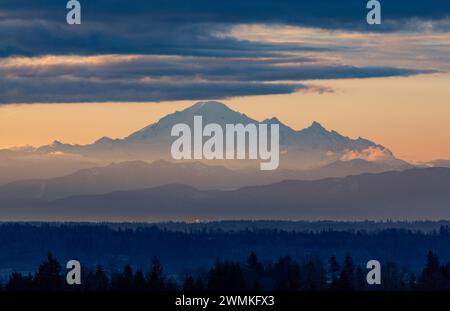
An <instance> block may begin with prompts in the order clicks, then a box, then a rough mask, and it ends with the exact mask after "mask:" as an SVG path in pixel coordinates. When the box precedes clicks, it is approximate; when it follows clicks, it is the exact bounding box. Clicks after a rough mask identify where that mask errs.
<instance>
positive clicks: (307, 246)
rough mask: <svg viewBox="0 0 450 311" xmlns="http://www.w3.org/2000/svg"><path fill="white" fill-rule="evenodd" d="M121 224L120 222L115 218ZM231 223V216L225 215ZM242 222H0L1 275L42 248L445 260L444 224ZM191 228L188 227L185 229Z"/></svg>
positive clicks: (191, 263) (135, 263) (30, 262)
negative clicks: (305, 227)
mask: <svg viewBox="0 0 450 311" xmlns="http://www.w3.org/2000/svg"><path fill="white" fill-rule="evenodd" d="M117 226H120V224H117ZM227 226H229V228H231V227H232V226H233V222H228V223H227ZM248 226H249V227H247V228H242V227H239V228H240V229H236V230H231V229H230V230H222V229H220V228H203V229H200V230H197V229H192V228H191V227H190V226H188V225H186V228H184V229H182V228H181V227H180V228H179V230H178V231H175V230H165V229H162V228H159V227H157V226H144V227H135V228H117V227H111V226H109V225H104V224H27V223H4V224H0V268H1V269H0V279H7V278H8V277H9V274H10V272H11V271H34V270H35V269H36V267H38V265H39V263H40V262H41V261H42V258H45V257H46V256H47V252H48V250H52V252H53V254H55V255H57V257H58V258H59V259H60V260H61V262H67V261H68V260H70V259H73V258H78V259H79V260H80V261H81V262H83V263H85V265H88V266H96V265H98V264H100V265H102V266H103V267H107V268H108V271H116V270H118V269H122V268H123V267H124V266H125V265H126V264H129V265H130V266H132V267H134V268H135V269H138V268H141V269H147V270H148V269H149V265H150V262H149V259H150V258H153V257H155V256H156V257H158V258H159V259H160V260H161V261H162V262H163V263H164V269H165V272H166V273H167V274H168V275H180V274H182V273H184V272H185V271H196V270H197V269H202V268H205V267H206V268H207V267H210V266H211V264H212V263H214V261H215V259H216V258H226V259H228V260H231V261H242V259H243V258H246V256H248V254H250V253H251V252H255V253H256V254H258V258H259V259H260V260H261V261H262V262H264V263H266V262H268V261H277V260H278V255H280V254H290V255H291V256H292V257H293V258H296V259H302V258H306V257H308V256H309V255H310V254H314V255H316V256H317V257H319V258H321V259H322V260H323V261H325V262H326V261H327V258H328V257H329V256H330V254H335V255H336V257H337V258H340V259H341V260H343V258H344V257H345V255H346V253H347V252H350V253H351V254H352V257H353V259H354V261H355V262H364V261H367V260H369V259H377V260H379V261H380V262H396V263H397V264H398V265H400V266H401V267H406V268H408V269H410V270H411V271H413V272H415V273H416V274H419V272H420V271H421V269H422V268H423V256H424V254H426V253H427V252H428V250H433V252H435V253H436V254H439V257H440V258H442V260H443V261H447V260H450V247H448V246H449V245H450V230H449V228H448V227H440V228H439V229H436V230H432V231H429V232H424V231H413V230H406V229H380V230H375V231H364V230H350V229H349V230H334V229H324V230H321V231H296V230H280V229H273V228H272V229H264V228H253V227H251V224H250V223H249V224H248ZM191 229H192V230H191Z"/></svg>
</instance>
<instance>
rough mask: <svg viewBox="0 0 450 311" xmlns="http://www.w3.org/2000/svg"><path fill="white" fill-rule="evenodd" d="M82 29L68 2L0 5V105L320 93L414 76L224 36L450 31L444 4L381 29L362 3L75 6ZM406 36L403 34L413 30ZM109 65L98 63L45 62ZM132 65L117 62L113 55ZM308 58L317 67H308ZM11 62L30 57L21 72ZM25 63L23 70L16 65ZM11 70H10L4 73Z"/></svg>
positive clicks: (449, 11)
mask: <svg viewBox="0 0 450 311" xmlns="http://www.w3.org/2000/svg"><path fill="white" fill-rule="evenodd" d="M81 3H82V24H81V25H79V26H69V25H67V24H66V22H65V14H66V12H67V11H66V8H65V4H66V1H64V0H42V1H28V0H14V1H11V0H0V17H1V19H0V77H1V78H0V92H1V96H0V104H7V103H33V102H51V103H57V102H84V101H86V102H93V101H96V102H97V101H98V102H104V101H163V100H181V99H220V98H226V97H235V96H248V95H266V94H289V93H292V92H295V91H298V90H303V91H309V90H315V91H319V92H322V91H325V90H323V89H320V88H315V87H311V86H308V85H304V84H303V83H299V82H292V81H302V80H314V79H341V78H368V77H389V76H408V75H414V74H418V73H424V72H428V71H418V70H414V69H411V68H391V67H387V66H382V67H367V66H365V67H364V66H352V65H351V64H342V63H339V62H336V63H332V62H330V61H328V60H327V59H326V58H325V57H322V55H323V54H324V53H332V52H333V51H339V52H343V51H344V52H345V51H346V50H349V51H351V50H353V52H357V50H358V47H357V46H348V47H344V46H342V45H337V44H336V45H335V44H333V42H329V43H327V44H313V43H299V42H296V43H289V42H283V43H280V42H270V41H248V40H244V39H239V38H238V37H233V36H225V35H223V34H227V33H228V32H229V30H230V29H232V28H233V27H234V26H236V25H243V24H255V23H263V24H266V25H293V26H301V27H318V28H321V29H327V30H335V29H340V30H358V31H390V32H392V31H402V30H405V27H409V28H414V29H419V28H420V25H421V23H427V25H428V26H429V25H430V23H429V21H432V23H431V27H434V29H436V31H448V30H449V29H450V23H449V22H448V20H449V19H448V16H449V15H450V1H439V0H428V1H423V0H395V1H383V2H382V3H383V18H384V19H383V24H382V26H381V27H375V28H374V27H371V28H368V25H367V24H366V22H365V14H366V8H365V4H366V1H364V0H345V1H336V0H322V1H320V2H317V3H313V2H311V1H310V0H308V1H307V0H286V1H280V0H258V1H257V0H228V1H213V0H195V1H185V0H151V1H142V0H127V1H125V0H85V1H83V0H81ZM409 28H408V29H409ZM46 55H60V56H62V57H64V56H67V57H68V58H70V57H71V55H78V56H92V55H94V56H95V55H113V56H111V57H110V58H111V59H109V60H107V61H104V62H100V63H94V64H93V63H89V62H85V63H83V61H81V62H79V61H75V62H74V63H70V62H58V61H49V62H47V63H45V64H40V62H41V61H42V59H41V56H46ZM121 55H122V56H129V55H131V56H133V55H134V56H136V57H135V58H132V59H131V60H124V59H120V58H117V59H115V57H118V56H121ZM311 55H314V56H311ZM16 56H20V57H22V56H26V57H30V58H29V59H28V64H19V65H18V64H17V63H15V62H16V59H15V58H14V57H16ZM19 63H20V61H19ZM8 64H9V65H8Z"/></svg>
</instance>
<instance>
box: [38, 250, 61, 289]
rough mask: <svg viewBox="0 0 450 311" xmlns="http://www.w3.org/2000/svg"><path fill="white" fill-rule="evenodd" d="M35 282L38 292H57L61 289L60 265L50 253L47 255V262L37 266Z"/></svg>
mask: <svg viewBox="0 0 450 311" xmlns="http://www.w3.org/2000/svg"><path fill="white" fill-rule="evenodd" d="M35 281H36V286H37V287H36V288H37V289H38V290H45V291H57V290H62V289H63V284H64V283H63V278H62V276H61V265H60V264H59V262H58V261H57V260H56V259H55V258H53V255H52V253H49V254H48V256H47V260H45V261H44V262H42V264H41V265H40V266H39V269H38V272H37V273H36V276H35Z"/></svg>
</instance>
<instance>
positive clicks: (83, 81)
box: [0, 55, 422, 104]
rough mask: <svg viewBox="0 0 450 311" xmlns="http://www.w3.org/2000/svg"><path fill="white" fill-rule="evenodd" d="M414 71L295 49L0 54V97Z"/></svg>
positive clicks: (235, 88)
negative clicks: (249, 54) (229, 54)
mask: <svg viewBox="0 0 450 311" xmlns="http://www.w3.org/2000/svg"><path fill="white" fill-rule="evenodd" d="M419 72H422V71H417V70H411V69H399V68H383V67H354V66H347V65H336V64H326V63H325V62H323V61H319V60H317V59H315V58H306V57H298V56H284V57H281V56H279V57H273V58H266V59H260V58H257V59H253V58H225V59H224V58H213V57H186V56H155V55H99V56H89V57H81V56H45V57H31V58H30V57H11V58H4V59H0V92H1V94H2V96H1V97H0V103H3V104H7V103H43V102H50V103H58V102H61V103H64V102H109V101H163V100H191V99H195V100H198V99H223V98H229V97H236V96H248V95H268V94H289V93H293V92H296V91H303V92H317V93H323V92H327V91H329V90H328V89H326V88H323V87H317V86H314V85H309V84H308V85H305V84H303V83H300V82H298V81H301V80H314V79H336V78H340V79H342V78H365V77H386V76H393V75H394V76H398V75H413V74H417V73H419ZM292 81H294V82H292Z"/></svg>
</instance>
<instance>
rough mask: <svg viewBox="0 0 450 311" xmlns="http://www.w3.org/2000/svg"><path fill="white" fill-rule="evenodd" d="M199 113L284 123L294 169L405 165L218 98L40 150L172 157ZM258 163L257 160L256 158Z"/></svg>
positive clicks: (286, 152) (287, 162)
mask: <svg viewBox="0 0 450 311" xmlns="http://www.w3.org/2000/svg"><path fill="white" fill-rule="evenodd" d="M199 115H201V116H202V117H203V124H208V123H217V124H220V125H221V126H225V124H237V123H242V124H244V125H245V124H249V123H253V124H259V123H267V124H274V123H277V124H279V126H280V167H283V168H295V169H312V168H318V167H321V166H324V165H327V164H330V163H333V162H335V161H349V160H354V159H362V160H366V161H371V162H383V163H389V165H391V166H392V167H394V168H395V167H396V166H403V165H404V164H405V162H403V161H400V160H398V159H396V158H395V156H394V155H393V154H392V152H391V151H390V150H388V149H387V148H385V147H383V146H381V145H378V144H376V143H374V142H372V141H370V140H367V139H363V138H357V139H351V138H349V137H346V136H343V135H341V134H339V133H337V132H335V131H329V130H327V129H325V128H324V127H323V126H322V125H321V124H319V123H318V122H313V123H312V124H311V126H310V127H308V128H305V129H303V130H300V131H296V130H294V129H292V128H290V127H288V126H286V125H284V124H283V123H282V122H281V121H279V120H278V119H276V118H272V119H266V120H263V121H257V120H254V119H252V118H250V117H248V116H246V115H245V114H242V113H239V112H237V111H234V110H232V109H230V108H228V107H227V106H226V105H224V104H223V103H219V102H199V103H197V104H195V105H193V106H191V107H189V108H187V109H185V110H183V111H176V112H174V113H172V114H169V115H167V116H165V117H163V118H162V119H160V120H159V121H158V122H156V123H154V124H151V125H149V126H147V127H144V128H143V129H141V130H139V131H137V132H135V133H132V134H131V135H129V136H128V137H126V138H124V139H111V138H108V137H103V138H101V139H99V140H97V141H96V142H95V143H93V144H90V145H83V146H80V145H68V144H63V143H61V142H58V141H55V142H54V143H53V144H51V145H47V146H43V147H40V148H38V149H37V151H36V152H38V153H52V154H54V153H58V152H59V153H68V154H77V155H82V156H84V157H87V158H89V159H103V160H105V161H131V160H143V161H155V160H160V159H162V160H169V161H170V160H172V158H171V155H170V146H171V144H172V142H173V141H174V138H173V137H171V136H170V131H171V129H172V126H173V125H175V124H177V123H185V124H188V125H190V126H193V121H194V116H199ZM253 162H254V164H255V165H256V162H258V163H259V161H253ZM209 164H221V165H226V166H229V167H245V166H252V163H251V161H215V162H214V163H209Z"/></svg>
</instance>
